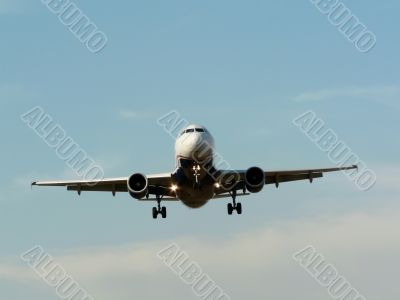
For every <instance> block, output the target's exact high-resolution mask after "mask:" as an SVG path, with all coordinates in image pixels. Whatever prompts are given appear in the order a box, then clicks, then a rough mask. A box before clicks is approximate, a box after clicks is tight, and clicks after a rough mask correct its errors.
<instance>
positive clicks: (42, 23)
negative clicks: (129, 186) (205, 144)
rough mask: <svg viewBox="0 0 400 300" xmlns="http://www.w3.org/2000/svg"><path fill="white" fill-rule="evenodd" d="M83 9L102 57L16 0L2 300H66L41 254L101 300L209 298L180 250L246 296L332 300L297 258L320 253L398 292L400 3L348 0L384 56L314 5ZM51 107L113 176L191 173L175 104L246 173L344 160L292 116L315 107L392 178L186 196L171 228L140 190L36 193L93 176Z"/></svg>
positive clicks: (1, 64)
mask: <svg viewBox="0 0 400 300" xmlns="http://www.w3.org/2000/svg"><path fill="white" fill-rule="evenodd" d="M75 3H76V4H77V5H78V6H79V7H80V9H81V10H82V11H83V12H84V13H85V14H86V15H87V16H88V17H89V18H90V19H91V20H92V21H93V22H94V23H96V25H97V26H98V27H99V29H100V30H102V31H103V32H104V33H105V34H106V35H107V37H108V44H107V46H106V48H104V50H103V51H101V52H100V53H97V54H93V53H91V52H89V51H88V50H87V48H86V47H85V46H84V45H83V44H81V43H80V42H79V41H78V40H77V39H76V38H75V37H74V35H73V34H72V33H71V32H70V31H69V30H68V29H67V28H65V26H64V25H63V24H61V23H60V22H59V20H58V18H57V16H55V15H54V14H53V13H51V12H50V11H49V10H48V8H47V7H46V6H45V5H43V4H42V3H41V1H27V0H26V1H24V0H13V1H11V0H0V36H1V41H2V47H1V48H0V55H1V59H0V103H1V107H2V109H1V122H2V123H1V125H2V126H0V134H1V136H2V138H3V139H2V140H3V143H2V152H1V153H2V155H1V157H0V162H1V166H2V172H0V179H1V183H0V210H1V213H0V238H1V247H0V290H1V291H2V297H4V298H7V299H23V298H26V297H28V296H29V297H30V299H41V300H47V299H54V297H55V294H54V290H53V289H52V288H50V287H47V286H46V285H45V283H43V282H41V281H39V280H35V274H34V273H33V271H32V270H30V269H28V268H27V267H25V266H24V265H23V263H21V261H20V260H19V255H20V254H21V253H22V252H24V251H26V250H28V249H30V248H32V247H33V246H34V245H41V246H43V247H44V248H45V249H46V250H47V251H49V252H50V253H51V254H52V255H53V256H54V257H56V258H58V259H59V260H60V261H62V262H63V265H64V266H65V267H66V268H67V269H68V270H70V273H72V275H74V276H75V277H76V278H79V279H80V280H79V282H80V283H81V284H82V285H84V286H85V287H86V288H87V289H88V290H89V291H90V292H91V294H92V295H93V296H94V297H95V298H96V299H99V300H100V299H108V298H110V297H111V296H112V295H114V296H115V295H118V298H119V299H131V298H132V297H134V296H136V297H138V298H142V299H157V297H158V296H159V295H161V294H159V293H161V292H159V291H154V293H150V291H152V287H153V286H154V282H160V286H161V287H164V288H167V289H168V296H169V298H172V297H174V298H176V299H196V297H195V296H194V295H193V294H192V293H191V292H190V288H188V287H187V286H185V285H184V284H183V283H181V281H180V279H179V278H178V277H176V276H175V275H173V274H172V273H171V271H170V270H168V269H167V268H166V267H165V266H163V265H162V264H161V263H160V262H158V261H157V260H156V261H154V259H156V253H157V252H158V251H159V250H160V249H161V248H163V247H165V246H167V245H168V244H169V243H170V242H179V244H180V245H181V247H182V248H184V249H187V251H188V253H190V254H191V255H192V257H193V259H194V260H197V262H198V263H199V264H200V265H201V266H202V267H203V268H204V269H206V270H207V271H208V272H209V273H210V274H212V275H213V276H214V277H215V279H216V281H218V282H219V283H220V284H221V286H223V287H224V289H225V290H227V291H228V292H229V294H230V296H231V298H232V299H241V298H243V297H250V298H251V297H253V298H256V299H258V298H259V299H263V298H265V297H268V296H270V297H275V299H288V298H290V297H294V296H296V295H303V294H304V295H305V293H307V295H308V296H307V299H330V298H329V296H328V294H327V293H326V291H325V290H324V289H323V288H321V287H320V286H318V285H317V284H316V283H315V282H313V281H312V279H311V278H310V277H309V275H308V274H307V273H306V272H304V270H302V269H300V268H299V266H297V265H296V264H295V263H293V261H292V260H291V255H292V254H293V253H294V252H295V251H298V250H299V249H301V248H303V247H305V246H307V245H308V244H313V245H314V246H315V247H317V248H319V249H321V250H323V252H324V254H325V255H326V256H327V257H329V258H330V260H331V261H334V263H335V264H336V266H337V267H338V268H340V269H341V271H342V273H344V274H345V275H346V276H347V277H348V278H349V279H351V280H352V282H353V284H354V285H357V287H358V289H359V290H361V291H362V292H363V294H364V295H366V296H367V299H378V298H381V299H382V298H384V299H398V297H399V295H400V292H399V290H398V288H397V289H396V287H397V286H396V285H395V283H396V281H395V280H394V279H395V278H393V276H390V275H391V274H392V272H393V264H396V263H397V265H398V264H399V259H398V257H397V255H395V254H396V253H398V251H399V250H400V241H399V239H398V236H399V233H400V232H399V229H398V228H400V227H399V225H400V224H399V223H398V220H399V218H398V217H399V216H400V210H399V205H398V203H397V201H396V200H398V199H396V198H398V194H399V184H398V180H399V179H400V174H399V171H398V170H399V166H400V162H399V158H398V154H399V150H400V141H399V139H398V138H397V137H398V131H399V129H400V127H399V111H400V104H399V98H400V82H399V71H398V70H399V69H400V65H399V59H398V53H399V52H400V44H399V42H398V39H397V35H398V32H397V28H398V25H399V20H398V13H397V12H398V10H399V9H400V4H399V3H398V1H394V0H393V1H384V2H382V3H375V2H372V1H369V2H365V1H344V3H345V4H346V5H347V6H348V7H349V8H350V9H351V10H352V12H353V13H354V14H355V15H356V16H357V17H358V18H359V19H360V20H361V21H362V22H363V23H364V24H366V25H367V27H368V29H369V30H371V31H372V32H374V34H375V35H376V37H377V45H376V47H375V48H373V49H372V50H371V51H370V52H369V53H366V54H363V53H360V52H358V51H357V49H356V48H355V47H354V45H353V44H352V43H350V42H348V41H347V40H346V38H345V37H344V36H343V35H342V34H341V33H340V32H339V31H338V30H337V28H335V27H334V26H332V25H331V24H330V23H329V21H328V19H327V17H326V16H324V15H322V14H321V13H320V12H319V11H318V10H317V9H316V7H314V6H313V5H312V4H311V3H310V1H306V0H304V1H280V2H279V1H253V0H251V1H245V2H244V1H242V2H240V1H234V2H232V1H225V0H221V1H217V2H215V1H188V0H187V1H168V2H166V1H153V0H150V1H143V2H139V1H119V2H118V4H112V3H110V2H109V1H96V2H93V3H91V2H88V1H76V2H75ZM34 106H40V107H42V108H43V109H44V110H45V111H46V112H47V113H48V114H50V115H51V116H52V117H53V118H54V120H56V122H57V123H59V124H60V125H61V126H62V127H63V128H64V129H65V130H66V131H67V132H68V134H69V135H70V136H71V137H73V138H74V139H75V140H76V141H77V142H78V143H79V144H80V145H81V147H82V148H83V149H84V150H85V151H87V153H89V155H90V156H91V157H93V158H94V159H95V160H96V161H97V162H98V163H99V164H100V165H101V166H102V167H103V168H104V170H105V172H106V176H107V177H113V176H128V175H130V174H132V173H134V172H144V173H158V172H168V171H171V170H172V169H173V167H174V157H173V155H174V149H173V146H174V141H173V140H172V139H171V137H170V136H169V135H168V134H166V133H165V132H164V131H163V129H162V128H161V127H160V126H159V125H158V124H157V119H158V118H159V117H161V116H163V115H165V114H166V113H168V112H170V111H171V110H176V111H178V112H179V113H180V114H181V115H182V116H183V117H184V118H185V119H187V120H189V121H192V122H194V123H200V124H203V125H205V126H206V127H207V128H208V129H209V130H210V131H211V132H212V133H213V135H214V137H215V139H216V144H217V149H218V152H219V153H221V154H222V155H223V157H224V158H225V160H226V161H228V162H229V163H230V164H231V165H232V166H233V167H234V168H238V169H243V168H247V167H250V166H253V165H258V166H260V167H262V168H264V169H267V170H268V169H287V168H303V167H325V166H331V165H332V163H331V162H330V161H329V159H328V157H327V156H326V154H325V153H323V152H321V151H320V150H319V149H318V148H317V147H316V146H315V145H314V144H313V143H311V142H310V141H309V140H308V138H307V137H306V136H305V135H304V134H302V132H301V131H300V130H299V129H298V128H296V127H295V126H294V125H293V124H292V120H293V119H294V118H295V117H297V116H298V115H300V114H302V113H304V112H305V111H307V110H313V111H314V112H316V113H317V115H318V116H319V117H321V118H322V119H323V120H324V121H325V122H326V123H327V125H328V127H329V128H332V129H333V130H334V131H335V132H336V133H337V134H338V135H339V136H340V138H341V139H342V140H343V141H345V142H346V143H347V144H348V145H349V146H350V147H351V148H352V149H353V151H354V152H355V153H356V154H357V155H358V156H359V157H361V158H362V159H363V160H364V161H365V162H366V164H367V165H368V166H369V167H370V168H371V169H373V170H374V171H375V172H376V173H377V176H378V180H377V184H376V185H375V187H374V188H373V189H371V190H370V191H368V192H361V191H359V190H358V189H357V187H356V186H355V185H354V183H353V182H351V181H349V180H348V179H347V178H346V177H345V176H344V175H343V174H340V173H339V174H329V175H327V176H326V177H325V178H323V179H321V180H318V181H316V182H315V184H314V185H309V184H308V183H307V182H301V183H292V184H284V185H282V186H281V187H280V188H279V189H278V190H276V189H275V188H273V187H270V186H268V187H266V188H265V190H264V191H263V192H262V193H260V194H257V195H252V196H250V197H248V198H245V199H242V200H241V201H242V203H243V206H244V215H242V216H239V217H238V216H233V217H232V216H228V215H227V214H226V201H223V200H222V201H215V202H213V203H209V204H208V205H207V206H206V207H204V208H203V209H201V210H189V209H187V208H186V207H184V206H183V205H181V204H178V203H177V204H174V203H172V204H169V205H168V212H169V218H168V219H167V220H166V221H160V220H158V221H157V222H154V221H153V220H152V218H151V207H152V204H146V203H145V204H142V203H139V202H138V201H136V200H134V199H132V198H130V197H129V196H128V195H123V194H119V195H117V197H116V198H113V197H112V196H111V195H109V194H89V193H84V194H83V195H82V196H81V197H80V198H79V197H78V196H77V195H76V194H75V193H69V192H67V191H65V190H64V189H37V188H35V189H33V190H31V189H30V186H29V184H30V182H31V181H33V180H37V179H64V178H68V179H69V178H75V174H74V173H73V172H72V171H71V170H69V169H68V167H67V166H66V165H65V163H64V162H63V161H61V160H59V159H58V158H57V156H56V154H55V153H54V151H53V150H52V149H50V148H49V147H48V146H47V145H46V144H45V143H44V142H43V141H42V140H41V139H40V138H39V137H38V136H37V135H35V133H34V132H33V131H32V130H31V129H29V128H28V127H27V126H26V125H25V124H24V123H22V122H21V120H20V115H21V114H23V113H25V112H26V111H27V110H29V109H31V108H32V107H34ZM396 196H397V197H396ZM364 228H365V229H367V230H368V231H367V233H368V234H366V233H365V232H364V230H363V229H364ZM377 245H379V246H377ZM354 249H357V251H355V250H354ZM261 250H263V251H261ZM143 253H144V254H143ZM149 253H150V254H149ZM213 253H216V254H215V255H213ZM360 253H361V254H360ZM89 254H93V255H89ZM105 257H106V258H105ZM88 258H90V259H88ZM228 258H230V259H232V260H234V261H235V262H236V263H232V264H229V261H228V260H227V259H228ZM104 260H107V264H105V266H107V267H103V268H102V267H101V265H102V264H103V263H105V261H104ZM88 261H89V262H88ZM257 261H258V262H259V264H257ZM136 265H137V266H138V268H136ZM368 267H369V268H371V270H377V271H376V272H372V271H371V270H368ZM366 268H367V269H366ZM370 271H371V272H370ZM378 271H379V272H378ZM93 274H96V276H93ZM382 276H383V277H384V280H383V283H382V282H380V281H382ZM31 277H32V278H31ZM378 283H379V284H378ZM288 286H290V287H291V288H290V289H287V287H288ZM368 296H369V297H368Z"/></svg>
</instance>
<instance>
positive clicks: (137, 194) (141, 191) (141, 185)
mask: <svg viewBox="0 0 400 300" xmlns="http://www.w3.org/2000/svg"><path fill="white" fill-rule="evenodd" d="M127 184H128V191H129V194H130V195H131V196H132V197H133V198H135V199H142V198H144V197H145V196H146V195H147V193H148V187H149V182H148V180H147V177H146V176H145V175H143V174H140V173H136V174H133V175H132V176H131V177H129V179H128V183H127Z"/></svg>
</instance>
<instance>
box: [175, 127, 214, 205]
mask: <svg viewBox="0 0 400 300" xmlns="http://www.w3.org/2000/svg"><path fill="white" fill-rule="evenodd" d="M214 147H215V145H214V138H213V137H212V135H211V134H210V133H209V131H208V130H207V129H206V128H204V127H203V126H198V125H190V126H188V127H186V128H185V129H184V130H183V132H182V133H181V134H180V136H179V137H178V138H177V140H176V144H175V157H176V171H175V173H174V175H173V180H174V184H175V185H176V187H177V188H176V195H177V197H178V198H179V199H180V200H181V201H182V202H183V203H184V204H185V205H187V206H189V207H192V208H198V207H201V206H203V205H204V204H206V203H207V201H208V200H210V199H211V198H213V197H214V195H215V180H214V179H213V176H212V173H213V170H214V169H213V156H214Z"/></svg>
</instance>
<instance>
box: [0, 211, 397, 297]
mask: <svg viewBox="0 0 400 300" xmlns="http://www.w3.org/2000/svg"><path fill="white" fill-rule="evenodd" d="M399 236H400V211H399V209H398V207H392V208H391V209H386V210H381V211H380V212H376V213H374V214H366V213H357V214H352V215H347V216H344V217H343V216H342V217H330V216H320V218H318V219H314V220H298V221H292V222H289V223H281V224H276V225H274V226H271V227H265V228H260V229H259V230H255V231H251V232H244V233H238V234H237V235H236V236H233V237H226V238H223V239H218V240H217V239H215V238H207V237H202V238H195V237H182V238H180V239H179V240H164V241H154V242H148V243H140V244H132V245H125V246H119V247H114V246H111V247H104V248H89V249H75V250H71V251H69V252H58V251H51V250H50V252H51V254H52V255H53V256H55V259H56V261H57V262H58V263H60V264H61V265H62V266H63V267H65V268H66V270H67V271H68V272H69V273H70V274H71V275H73V276H74V278H75V279H76V280H77V281H78V282H79V283H80V284H82V285H83V286H85V287H86V288H87V289H88V291H89V292H90V293H91V294H92V295H93V296H94V297H95V298H96V299H98V300H102V299H110V297H111V298H112V297H113V295H114V297H115V295H118V299H121V300H125V299H132V297H133V295H134V296H135V297H134V298H138V299H160V298H162V297H164V298H165V297H166V298H168V299H196V297H195V296H194V295H193V294H192V293H191V291H190V288H189V287H187V286H185V285H184V284H183V283H182V282H181V281H180V279H179V278H178V277H176V276H175V275H174V274H173V273H172V271H170V270H169V269H168V268H167V267H166V266H164V265H163V264H162V262H161V261H159V259H158V258H157V257H156V254H157V252H158V251H160V250H161V249H163V248H164V247H166V246H168V245H169V244H171V243H172V242H176V243H178V244H179V245H180V246H181V247H182V248H183V249H184V250H186V251H187V253H189V255H190V259H191V260H193V261H196V262H198V263H199V265H200V266H201V267H202V268H203V270H204V271H205V272H206V273H207V274H209V275H210V276H211V277H212V278H213V279H214V280H215V281H216V282H217V283H218V284H219V285H221V286H222V288H223V289H224V290H225V291H226V292H227V293H228V294H229V295H230V296H231V297H232V299H242V298H245V297H247V298H249V299H265V298H272V299H297V298H299V295H307V299H308V300H320V299H329V296H328V294H327V292H326V289H324V288H323V287H320V286H319V285H318V284H317V283H316V282H315V281H314V280H313V279H312V278H310V276H309V275H308V273H306V271H305V270H303V269H302V268H301V267H300V266H299V265H298V264H297V263H296V262H294V261H293V260H292V258H291V256H292V254H293V253H294V252H296V251H298V250H300V249H302V248H304V247H305V246H307V245H309V244H311V245H314V246H315V247H316V248H317V250H318V251H319V252H321V253H322V254H324V255H325V257H326V259H327V260H328V261H329V262H331V263H333V264H334V265H335V266H336V268H337V269H338V270H339V271H340V273H341V274H342V275H344V276H346V278H347V279H348V280H349V281H350V282H351V283H352V284H353V285H354V286H355V287H356V288H357V289H358V290H359V291H360V292H361V293H362V294H363V295H364V296H366V298H367V299H385V300H397V299H399V296H400V290H398V289H397V290H396V286H397V278H398V277H397V276H395V274H396V272H397V269H396V266H397V267H398V266H399V262H400V261H399V258H398V253H399V252H400V239H399V238H398V237H399ZM47 250H49V249H47ZM57 252H58V253H57ZM29 272H33V271H31V270H29V268H23V264H22V263H19V262H15V261H3V263H0V277H1V278H3V279H8V280H15V281H21V280H24V281H25V280H27V279H28V278H32V277H31V276H30V275H29ZM32 284H33V285H38V284H37V283H33V282H32ZM49 289H50V288H49Z"/></svg>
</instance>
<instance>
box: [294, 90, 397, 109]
mask: <svg viewBox="0 0 400 300" xmlns="http://www.w3.org/2000/svg"><path fill="white" fill-rule="evenodd" d="M399 97H400V87H399V86H375V87H373V86H372V87H345V88H334V89H322V90H317V91H309V92H305V93H302V94H300V95H298V96H296V97H294V99H293V100H294V101H297V102H309V101H324V100H341V99H347V98H360V99H365V100H372V101H375V102H377V103H381V104H384V105H388V106H391V107H395V108H399V107H400V105H399V101H398V99H399Z"/></svg>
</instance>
